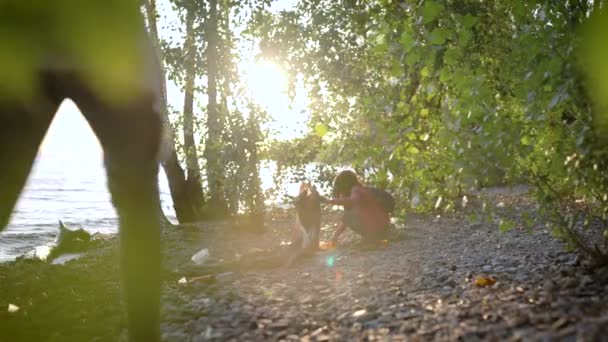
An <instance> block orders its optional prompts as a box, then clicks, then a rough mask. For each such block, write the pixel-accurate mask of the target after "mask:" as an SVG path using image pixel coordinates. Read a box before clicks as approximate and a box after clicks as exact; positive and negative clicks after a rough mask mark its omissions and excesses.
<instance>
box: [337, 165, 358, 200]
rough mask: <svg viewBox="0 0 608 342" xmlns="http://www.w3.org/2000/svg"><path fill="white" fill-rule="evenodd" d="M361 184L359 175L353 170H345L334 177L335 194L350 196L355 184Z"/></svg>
mask: <svg viewBox="0 0 608 342" xmlns="http://www.w3.org/2000/svg"><path fill="white" fill-rule="evenodd" d="M357 184H361V183H359V179H358V178H357V175H356V174H355V173H354V172H353V171H351V170H344V171H342V172H340V173H339V174H338V175H337V176H336V178H334V189H333V193H332V194H333V196H334V197H340V196H350V191H351V189H352V188H353V186H355V185H357Z"/></svg>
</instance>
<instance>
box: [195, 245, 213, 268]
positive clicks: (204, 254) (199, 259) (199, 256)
mask: <svg viewBox="0 0 608 342" xmlns="http://www.w3.org/2000/svg"><path fill="white" fill-rule="evenodd" d="M208 258H209V250H208V249H207V248H203V249H201V250H200V251H198V252H196V254H194V255H193V256H192V261H193V262H194V263H195V264H197V265H202V264H203V263H204V262H205V261H206V260H207V259H208Z"/></svg>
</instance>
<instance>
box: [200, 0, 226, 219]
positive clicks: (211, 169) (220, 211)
mask: <svg viewBox="0 0 608 342" xmlns="http://www.w3.org/2000/svg"><path fill="white" fill-rule="evenodd" d="M217 28H218V26H217V1H216V0H210V1H209V18H208V21H207V25H206V36H207V49H206V54H207V96H208V98H209V100H208V104H207V140H206V142H205V158H206V161H207V182H208V184H209V208H210V211H211V212H213V213H214V215H216V216H219V217H222V216H225V215H226V203H225V198H224V191H223V187H224V184H223V182H224V177H223V171H222V165H221V164H222V163H221V155H220V153H221V147H222V127H223V120H222V118H221V115H220V113H219V111H218V105H217V75H218V64H217V55H218V54H217V48H218V32H217Z"/></svg>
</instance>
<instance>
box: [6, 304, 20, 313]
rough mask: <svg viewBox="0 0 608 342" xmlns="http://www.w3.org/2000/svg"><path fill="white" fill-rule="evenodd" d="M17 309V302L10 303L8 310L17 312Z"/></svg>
mask: <svg viewBox="0 0 608 342" xmlns="http://www.w3.org/2000/svg"><path fill="white" fill-rule="evenodd" d="M17 311H19V307H18V306H17V305H15V304H9V305H8V312H10V313H15V312H17Z"/></svg>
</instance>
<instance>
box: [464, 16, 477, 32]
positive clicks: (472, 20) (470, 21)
mask: <svg viewBox="0 0 608 342" xmlns="http://www.w3.org/2000/svg"><path fill="white" fill-rule="evenodd" d="M478 21H479V19H478V18H477V17H476V16H473V15H471V14H470V13H469V14H467V15H465V16H464V17H463V18H462V26H464V27H465V28H467V29H470V28H471V27H473V26H475V24H477V22H478Z"/></svg>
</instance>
